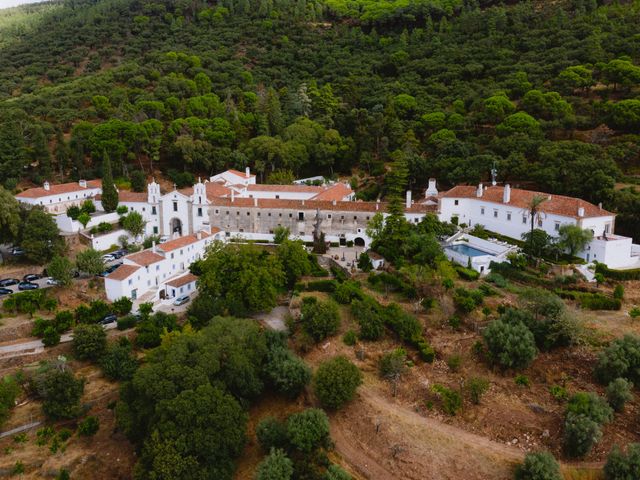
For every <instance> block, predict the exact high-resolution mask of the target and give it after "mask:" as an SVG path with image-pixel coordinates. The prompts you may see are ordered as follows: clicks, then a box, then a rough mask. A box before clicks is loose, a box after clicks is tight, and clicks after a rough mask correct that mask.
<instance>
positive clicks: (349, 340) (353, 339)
mask: <svg viewBox="0 0 640 480" xmlns="http://www.w3.org/2000/svg"><path fill="white" fill-rule="evenodd" d="M342 341H343V342H344V344H345V345H348V346H350V347H352V346H354V345H355V344H356V343H357V341H358V335H357V334H356V332H354V331H353V330H348V331H347V332H345V334H344V335H343V336H342Z"/></svg>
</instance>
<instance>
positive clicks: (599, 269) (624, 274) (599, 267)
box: [596, 263, 640, 280]
mask: <svg viewBox="0 0 640 480" xmlns="http://www.w3.org/2000/svg"><path fill="white" fill-rule="evenodd" d="M596 273H601V274H602V275H604V276H605V277H607V278H612V279H614V280H640V268H634V269H631V270H613V269H610V268H609V267H607V266H606V265H605V264H604V263H597V264H596Z"/></svg>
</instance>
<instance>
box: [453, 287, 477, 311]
mask: <svg viewBox="0 0 640 480" xmlns="http://www.w3.org/2000/svg"><path fill="white" fill-rule="evenodd" d="M483 301H484V300H483V294H482V292H481V291H479V290H468V289H466V288H457V289H456V291H455V293H454V295H453V303H454V305H455V306H456V308H457V309H458V310H459V311H460V312H462V313H471V312H472V311H473V310H474V309H475V308H476V307H479V306H480V305H482V302H483Z"/></svg>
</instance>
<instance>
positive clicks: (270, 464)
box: [255, 449, 293, 480]
mask: <svg viewBox="0 0 640 480" xmlns="http://www.w3.org/2000/svg"><path fill="white" fill-rule="evenodd" d="M292 475H293V462H292V461H291V460H290V459H289V457H287V454H286V453H285V452H284V451H283V450H278V449H271V452H270V453H269V455H267V456H266V457H265V458H264V459H263V460H262V461H261V462H260V463H259V464H258V467H257V469H256V475H255V480H289V479H290V478H291V476H292Z"/></svg>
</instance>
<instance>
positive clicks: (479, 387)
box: [467, 377, 489, 405]
mask: <svg viewBox="0 0 640 480" xmlns="http://www.w3.org/2000/svg"><path fill="white" fill-rule="evenodd" d="M467 389H468V390H469V397H470V398H471V402H472V403H474V404H476V405H478V404H479V403H480V398H482V395H484V392H486V391H487V390H488V389H489V381H488V380H487V379H485V378H480V377H474V378H471V379H469V381H468V382H467Z"/></svg>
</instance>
